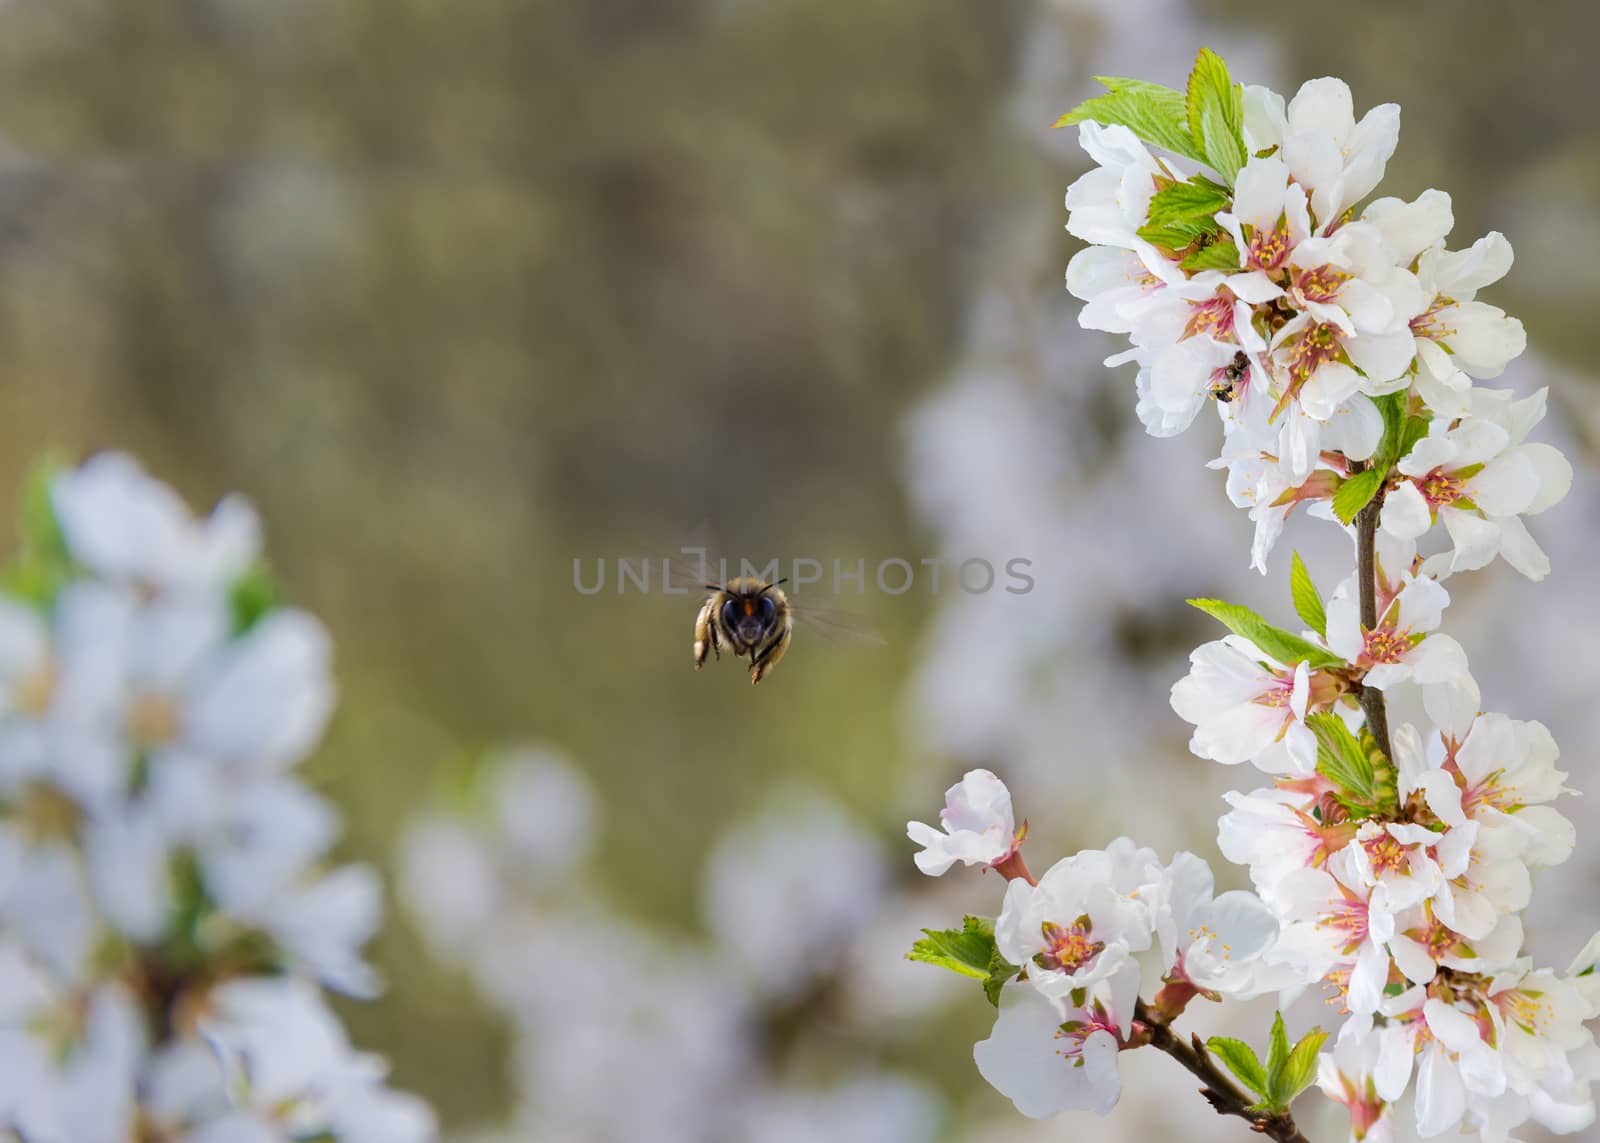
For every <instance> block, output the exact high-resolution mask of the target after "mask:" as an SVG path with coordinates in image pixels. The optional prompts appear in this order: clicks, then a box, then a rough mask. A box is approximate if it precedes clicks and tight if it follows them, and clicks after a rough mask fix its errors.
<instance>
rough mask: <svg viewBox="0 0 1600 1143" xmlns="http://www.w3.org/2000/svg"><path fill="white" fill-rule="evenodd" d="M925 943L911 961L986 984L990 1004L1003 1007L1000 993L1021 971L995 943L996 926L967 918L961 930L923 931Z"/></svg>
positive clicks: (910, 955)
mask: <svg viewBox="0 0 1600 1143" xmlns="http://www.w3.org/2000/svg"><path fill="white" fill-rule="evenodd" d="M922 932H923V934H924V936H923V939H922V940H920V941H918V942H917V943H916V944H914V945H912V946H911V951H910V952H908V953H906V959H907V960H914V961H919V962H921V963H922V964H932V965H937V966H938V967H940V968H946V969H949V970H950V971H951V972H955V973H959V974H960V975H962V976H969V977H971V978H972V979H973V980H981V981H982V982H983V994H984V995H985V996H987V997H988V998H989V1003H991V1004H993V1005H995V1006H996V1007H998V1006H999V1004H1000V990H1001V989H1002V988H1003V987H1005V985H1006V983H1007V982H1008V981H1010V980H1012V979H1014V978H1015V977H1016V975H1017V973H1018V971H1020V970H1019V969H1018V968H1017V966H1016V965H1014V964H1010V963H1008V962H1007V961H1006V959H1005V958H1004V957H1002V956H1001V955H1000V950H999V948H998V947H997V946H996V945H995V941H994V924H993V922H991V921H988V920H985V919H984V918H982V917H964V918H962V921H961V928H959V929H923V930H922Z"/></svg>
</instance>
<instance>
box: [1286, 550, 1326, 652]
mask: <svg viewBox="0 0 1600 1143" xmlns="http://www.w3.org/2000/svg"><path fill="white" fill-rule="evenodd" d="M1289 596H1290V598H1291V599H1293V600H1294V611H1295V614H1296V615H1298V616H1299V617H1300V620H1301V622H1303V623H1304V624H1305V625H1306V626H1307V627H1309V628H1311V630H1313V631H1315V632H1316V633H1317V634H1318V635H1321V636H1322V637H1323V638H1327V635H1328V612H1327V609H1326V608H1325V607H1324V606H1323V605H1322V595H1321V594H1320V593H1319V592H1318V591H1317V585H1316V584H1314V583H1312V582H1311V573H1310V572H1309V571H1307V570H1306V562H1305V560H1303V559H1301V558H1300V553H1299V552H1295V553H1294V558H1293V559H1292V560H1291V561H1290V563H1289Z"/></svg>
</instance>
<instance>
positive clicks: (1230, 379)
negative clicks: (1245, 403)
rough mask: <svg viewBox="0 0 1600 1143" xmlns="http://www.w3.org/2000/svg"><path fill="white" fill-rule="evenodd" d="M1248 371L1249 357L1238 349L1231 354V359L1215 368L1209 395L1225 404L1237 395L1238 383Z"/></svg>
mask: <svg viewBox="0 0 1600 1143" xmlns="http://www.w3.org/2000/svg"><path fill="white" fill-rule="evenodd" d="M1248 372H1250V359H1249V358H1248V357H1246V356H1245V355H1244V351H1243V350H1240V351H1239V352H1238V353H1235V354H1234V355H1233V360H1232V361H1230V362H1228V364H1227V365H1225V366H1223V367H1222V368H1221V369H1219V370H1217V372H1216V374H1215V375H1214V379H1213V380H1212V382H1211V396H1212V397H1214V398H1215V399H1216V400H1218V401H1221V402H1222V403H1223V404H1224V405H1226V404H1227V403H1228V402H1230V401H1232V400H1233V399H1234V398H1235V397H1237V396H1238V395H1239V384H1240V382H1242V381H1243V380H1244V377H1245V374H1246V373H1248Z"/></svg>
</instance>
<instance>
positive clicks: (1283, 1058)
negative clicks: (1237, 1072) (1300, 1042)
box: [1267, 1012, 1289, 1099]
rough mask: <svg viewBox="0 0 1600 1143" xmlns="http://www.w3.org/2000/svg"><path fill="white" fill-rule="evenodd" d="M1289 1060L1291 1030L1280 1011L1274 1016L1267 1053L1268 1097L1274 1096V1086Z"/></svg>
mask: <svg viewBox="0 0 1600 1143" xmlns="http://www.w3.org/2000/svg"><path fill="white" fill-rule="evenodd" d="M1288 1061H1289V1030H1288V1029H1287V1028H1285V1027H1284V1026H1283V1013H1282V1012H1278V1013H1275V1014H1274V1015H1273V1017H1272V1040H1271V1046H1270V1049H1269V1050H1268V1053H1267V1098H1269V1099H1270V1098H1271V1097H1272V1088H1273V1086H1274V1085H1275V1083H1276V1080H1277V1077H1278V1076H1279V1075H1280V1074H1282V1072H1283V1065H1284V1064H1286V1063H1287V1062H1288Z"/></svg>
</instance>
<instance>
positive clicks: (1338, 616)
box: [1326, 595, 1362, 662]
mask: <svg viewBox="0 0 1600 1143" xmlns="http://www.w3.org/2000/svg"><path fill="white" fill-rule="evenodd" d="M1326 613H1327V617H1328V646H1329V648H1330V649H1332V651H1333V653H1334V654H1335V655H1338V656H1339V658H1341V659H1344V660H1345V661H1346V662H1354V661H1355V660H1356V659H1359V658H1360V657H1361V648H1362V638H1361V610H1360V606H1359V605H1358V604H1357V603H1356V601H1355V600H1353V599H1349V598H1348V597H1345V596H1339V595H1336V596H1334V597H1333V598H1332V599H1330V600H1328V605H1327V608H1326Z"/></svg>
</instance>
